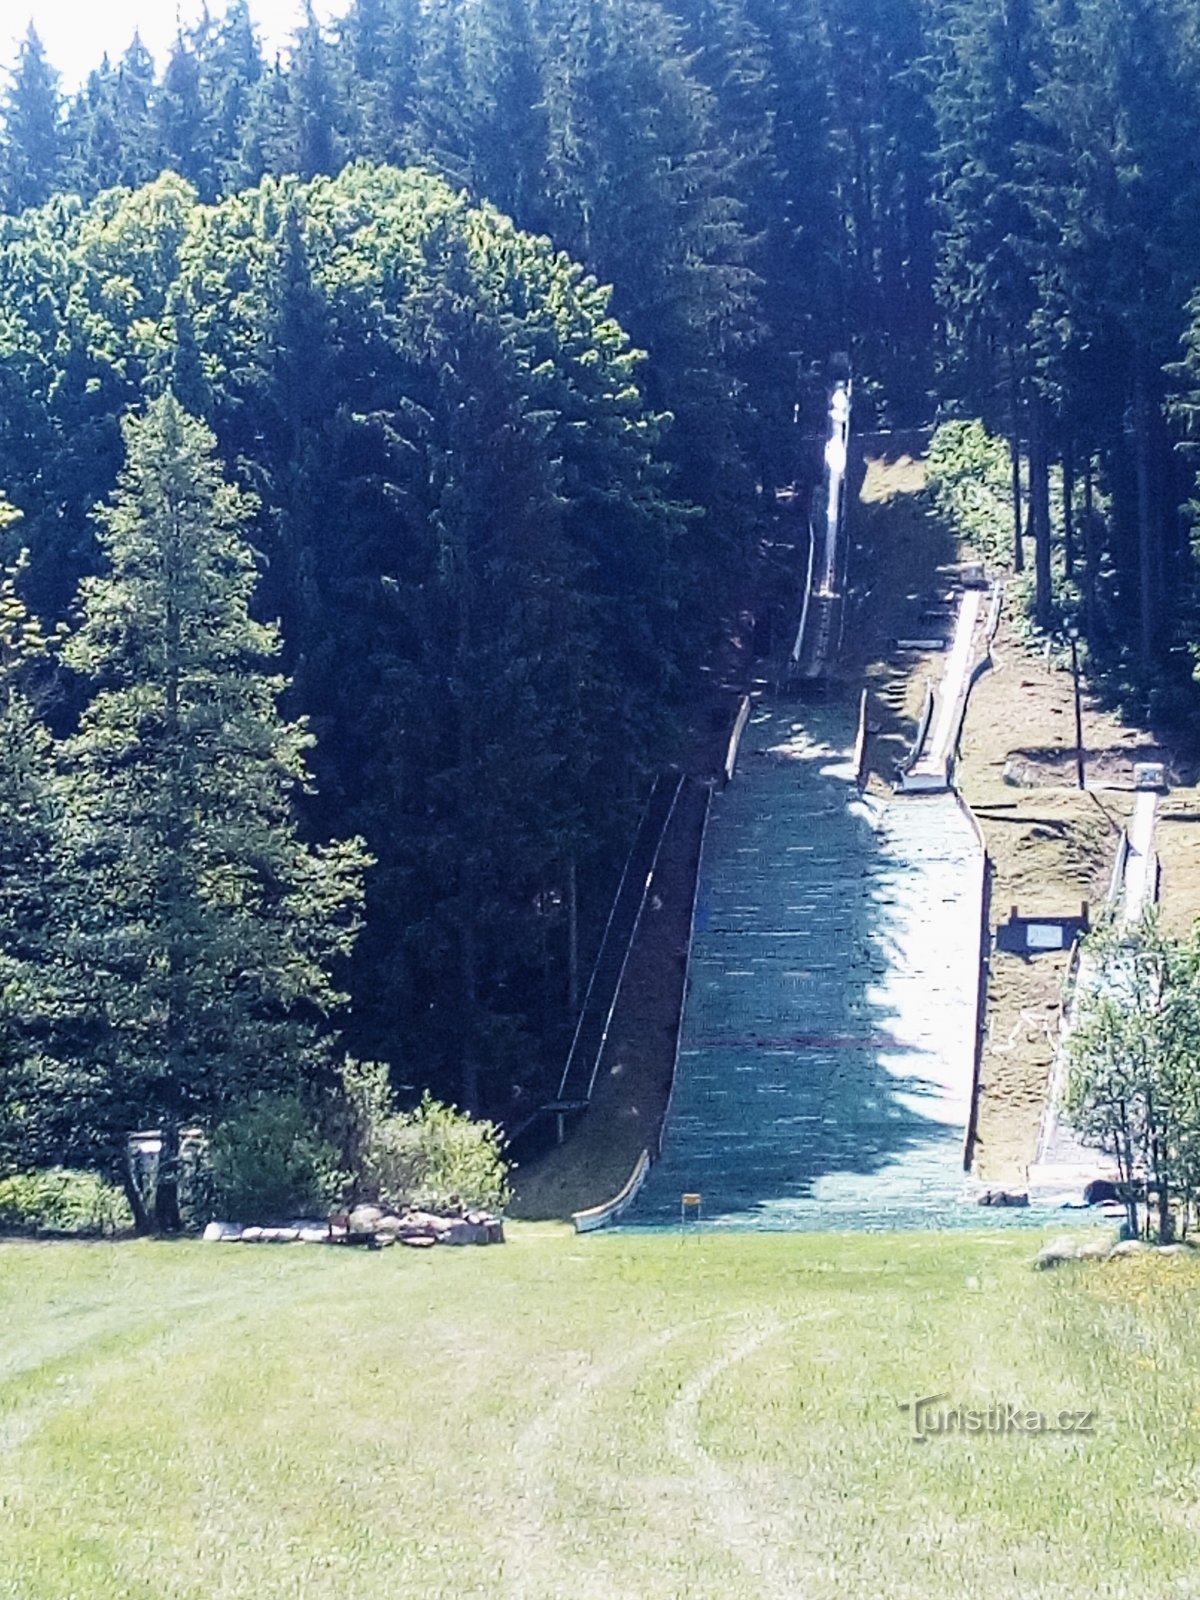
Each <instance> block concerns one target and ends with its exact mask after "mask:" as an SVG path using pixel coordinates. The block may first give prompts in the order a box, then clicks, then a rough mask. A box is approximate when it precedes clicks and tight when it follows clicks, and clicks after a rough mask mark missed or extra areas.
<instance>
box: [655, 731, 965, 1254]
mask: <svg viewBox="0 0 1200 1600" xmlns="http://www.w3.org/2000/svg"><path fill="white" fill-rule="evenodd" d="M845 722H846V717H845V713H844V711H840V710H839V709H838V708H837V707H836V706H820V705H817V706H808V707H806V708H805V711H804V723H803V725H802V724H801V723H800V722H799V720H798V719H797V718H796V716H795V715H794V714H793V712H792V711H791V710H790V709H778V710H775V711H771V710H768V709H765V708H762V707H760V708H759V709H758V710H757V711H756V713H755V716H754V717H753V719H752V722H751V725H750V727H749V728H748V729H747V733H746V738H745V741H744V743H743V755H742V759H741V763H740V769H739V772H738V774H737V776H736V777H735V778H734V780H733V782H732V783H731V784H730V785H729V786H728V788H726V789H725V790H724V791H723V792H722V793H720V794H717V795H715V796H714V798H713V807H712V813H711V816H710V819H709V826H708V833H707V838H706V842H705V850H704V858H703V860H702V862H701V867H700V883H699V890H698V901H697V912H696V927H695V938H694V941H693V945H692V956H691V974H690V983H689V992H688V996H687V1000H686V1002H685V1008H684V1015H683V1020H682V1024H681V1028H682V1031H681V1036H680V1058H679V1069H678V1074H677V1077H676V1083H675V1091H674V1096H673V1100H672V1105H671V1110H670V1113H669V1116H668V1119H667V1124H666V1128H665V1133H664V1141H663V1149H662V1154H661V1157H660V1159H659V1160H658V1161H657V1162H656V1163H655V1165H654V1166H653V1168H652V1169H651V1172H650V1175H649V1177H648V1179H647V1181H646V1184H645V1186H644V1188H643V1189H642V1191H641V1194H640V1195H639V1197H638V1200H637V1201H636V1202H635V1204H634V1206H633V1207H632V1209H631V1210H630V1211H629V1212H628V1213H627V1215H626V1219H625V1225H626V1226H630V1225H632V1226H637V1225H639V1224H642V1225H645V1224H652V1225H661V1224H664V1223H670V1222H678V1220H679V1214H680V1197H681V1195H682V1194H683V1193H685V1192H688V1193H699V1194H700V1195H701V1196H702V1201H701V1204H702V1216H703V1219H704V1221H705V1222H706V1223H707V1224H710V1225H717V1226H724V1227H728V1228H731V1229H736V1228H777V1229H804V1228H853V1229H857V1228H871V1227H879V1228H884V1227H900V1226H914V1225H915V1226H921V1225H929V1226H938V1225H945V1224H946V1223H948V1222H953V1221H954V1220H960V1221H966V1220H968V1218H969V1220H970V1222H971V1223H972V1224H973V1225H978V1224H979V1222H980V1220H981V1219H980V1213H979V1212H978V1210H977V1208H975V1207H974V1206H968V1205H967V1204H966V1202H965V1200H964V1198H963V1189H964V1177H963V1170H962V1146H963V1138H964V1132H965V1127H966V1123H967V1118H968V1115H969V1109H970V1097H971V1077H972V1063H973V1058H974V1043H975V1025H976V1003H977V986H978V960H979V941H980V918H981V904H980V900H981V895H982V852H981V847H980V844H979V842H978V840H977V838H976V836H975V834H974V832H973V830H972V829H971V827H970V825H969V823H968V821H967V820H966V818H965V817H964V815H963V814H962V812H961V810H960V808H959V806H958V803H957V801H956V800H955V797H954V796H953V794H949V793H946V794H937V795H928V796H912V797H904V798H902V799H896V800H894V801H892V802H891V803H889V804H888V805H886V806H884V807H879V806H876V805H874V804H873V803H871V802H866V803H864V802H862V801H859V800H858V799H857V791H856V789H855V787H854V783H853V771H852V761H851V757H850V753H849V750H848V748H847V745H848V738H849V735H850V734H851V733H852V730H850V729H848V728H847V727H846V725H845ZM984 1220H986V1219H984Z"/></svg>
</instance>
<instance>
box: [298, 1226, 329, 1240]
mask: <svg viewBox="0 0 1200 1600" xmlns="http://www.w3.org/2000/svg"><path fill="white" fill-rule="evenodd" d="M296 1237H297V1238H298V1239H300V1240H301V1241H302V1242H303V1243H304V1244H324V1243H325V1241H326V1239H328V1237H329V1229H328V1228H323V1227H321V1226H320V1224H318V1223H315V1222H314V1223H309V1224H307V1225H306V1226H305V1227H303V1228H297V1229H296Z"/></svg>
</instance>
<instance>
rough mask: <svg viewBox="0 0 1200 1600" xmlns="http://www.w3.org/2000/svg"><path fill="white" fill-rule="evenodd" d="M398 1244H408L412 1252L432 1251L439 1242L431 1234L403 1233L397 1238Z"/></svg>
mask: <svg viewBox="0 0 1200 1600" xmlns="http://www.w3.org/2000/svg"><path fill="white" fill-rule="evenodd" d="M396 1243H397V1244H406V1245H407V1246H408V1248H409V1249H410V1250H432V1249H433V1247H434V1245H435V1244H436V1243H437V1240H436V1239H435V1238H434V1237H433V1235H432V1234H431V1233H401V1234H397V1236H396Z"/></svg>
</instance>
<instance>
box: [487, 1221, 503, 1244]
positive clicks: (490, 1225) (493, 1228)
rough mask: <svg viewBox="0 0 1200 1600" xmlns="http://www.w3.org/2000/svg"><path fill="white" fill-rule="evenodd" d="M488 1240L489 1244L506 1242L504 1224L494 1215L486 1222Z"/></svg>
mask: <svg viewBox="0 0 1200 1600" xmlns="http://www.w3.org/2000/svg"><path fill="white" fill-rule="evenodd" d="M486 1227H487V1242H488V1243H489V1244H503V1243H504V1224H503V1222H501V1220H500V1218H499V1217H492V1218H490V1219H489V1221H488V1222H487V1223H486Z"/></svg>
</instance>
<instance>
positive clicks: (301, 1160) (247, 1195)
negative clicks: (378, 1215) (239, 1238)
mask: <svg viewBox="0 0 1200 1600" xmlns="http://www.w3.org/2000/svg"><path fill="white" fill-rule="evenodd" d="M208 1181H209V1184H210V1192H211V1196H212V1204H213V1207H214V1208H215V1210H216V1212H217V1213H218V1214H219V1215H220V1216H222V1217H224V1218H227V1219H228V1220H229V1221H230V1222H273V1221H276V1220H282V1219H284V1218H287V1217H300V1216H314V1215H320V1214H321V1213H322V1212H324V1211H325V1210H327V1209H328V1207H329V1206H330V1204H331V1203H333V1202H334V1201H336V1200H337V1198H338V1197H339V1194H340V1192H341V1189H342V1185H343V1183H344V1175H343V1174H342V1173H341V1172H340V1171H339V1170H338V1165H337V1157H336V1153H335V1152H334V1150H333V1148H332V1146H331V1145H329V1144H327V1143H326V1142H325V1140H324V1139H322V1138H321V1136H320V1134H319V1133H318V1131H317V1129H316V1126H315V1125H314V1122H313V1118H312V1116H311V1115H310V1113H309V1111H308V1109H307V1107H306V1106H305V1105H304V1103H303V1101H301V1100H300V1099H299V1098H298V1097H297V1096H295V1095H261V1096H259V1098H258V1099H256V1100H252V1101H251V1102H249V1103H248V1104H247V1105H245V1106H242V1107H241V1108H239V1109H238V1110H237V1111H235V1112H234V1113H233V1115H232V1116H230V1117H228V1118H226V1120H225V1121H224V1122H223V1123H221V1125H220V1127H219V1128H217V1130H216V1132H215V1133H214V1134H213V1136H212V1139H211V1140H210V1142H209V1147H208Z"/></svg>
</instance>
